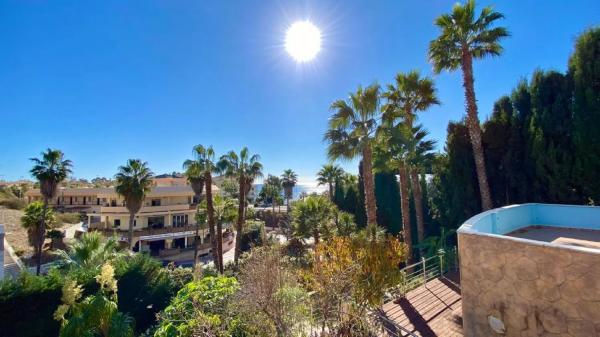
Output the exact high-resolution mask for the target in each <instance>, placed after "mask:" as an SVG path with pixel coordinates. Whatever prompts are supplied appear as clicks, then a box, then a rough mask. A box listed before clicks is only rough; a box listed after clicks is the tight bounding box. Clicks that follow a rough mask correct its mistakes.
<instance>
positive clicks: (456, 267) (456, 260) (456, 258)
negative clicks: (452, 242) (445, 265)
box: [454, 246, 458, 271]
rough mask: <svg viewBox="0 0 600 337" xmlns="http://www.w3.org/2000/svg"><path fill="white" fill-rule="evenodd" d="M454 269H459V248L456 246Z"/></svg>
mask: <svg viewBox="0 0 600 337" xmlns="http://www.w3.org/2000/svg"><path fill="white" fill-rule="evenodd" d="M454 271H458V248H457V247H456V246H454Z"/></svg>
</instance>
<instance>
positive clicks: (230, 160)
mask: <svg viewBox="0 0 600 337" xmlns="http://www.w3.org/2000/svg"><path fill="white" fill-rule="evenodd" d="M259 160H260V156H259V155H257V154H255V155H250V152H249V151H248V148H247V147H244V148H242V150H241V151H240V154H239V155H238V154H237V153H235V152H234V151H229V153H227V154H226V155H223V156H221V159H220V160H219V162H218V163H217V167H219V169H220V170H221V172H224V173H225V175H226V176H228V177H233V178H235V179H237V180H238V183H239V186H240V197H239V204H238V217H237V223H236V231H237V234H236V240H235V257H234V260H235V263H236V264H237V262H238V259H239V257H240V254H241V252H242V240H241V235H242V232H243V229H244V223H245V220H246V219H245V214H244V210H245V204H246V195H247V194H248V191H249V189H250V187H251V186H252V184H253V182H254V179H256V178H259V177H262V168H263V166H262V164H261V163H260V162H259Z"/></svg>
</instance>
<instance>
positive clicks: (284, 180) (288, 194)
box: [281, 169, 298, 212]
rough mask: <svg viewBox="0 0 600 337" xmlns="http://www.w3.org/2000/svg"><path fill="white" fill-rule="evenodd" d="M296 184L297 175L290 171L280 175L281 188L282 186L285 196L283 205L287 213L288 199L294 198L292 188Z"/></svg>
mask: <svg viewBox="0 0 600 337" xmlns="http://www.w3.org/2000/svg"><path fill="white" fill-rule="evenodd" d="M297 182H298V175H297V174H296V172H294V171H293V170H292V169H287V170H285V171H283V174H282V175H281V186H283V192H284V195H285V204H286V206H287V211H288V212H289V211H290V199H292V198H293V197H294V186H296V183H297Z"/></svg>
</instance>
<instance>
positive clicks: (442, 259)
mask: <svg viewBox="0 0 600 337" xmlns="http://www.w3.org/2000/svg"><path fill="white" fill-rule="evenodd" d="M444 254H445V251H444V249H440V250H438V256H439V258H440V276H442V275H444Z"/></svg>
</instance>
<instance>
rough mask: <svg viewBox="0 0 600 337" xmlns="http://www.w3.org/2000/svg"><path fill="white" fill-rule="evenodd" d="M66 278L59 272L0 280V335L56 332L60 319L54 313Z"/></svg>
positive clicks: (59, 302) (50, 333)
mask: <svg viewBox="0 0 600 337" xmlns="http://www.w3.org/2000/svg"><path fill="white" fill-rule="evenodd" d="M62 285H63V278H62V277H61V276H60V275H58V273H50V275H48V276H35V275H31V274H28V273H22V274H21V275H20V276H19V278H18V279H16V280H13V279H10V280H5V281H2V282H0V317H2V322H4V324H2V329H0V336H1V337H4V336H6V337H13V336H21V337H29V336H31V337H33V336H57V335H58V331H59V328H60V326H59V323H58V322H57V321H55V320H54V318H53V317H52V315H53V313H54V310H56V308H57V307H58V305H59V304H61V288H62Z"/></svg>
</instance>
